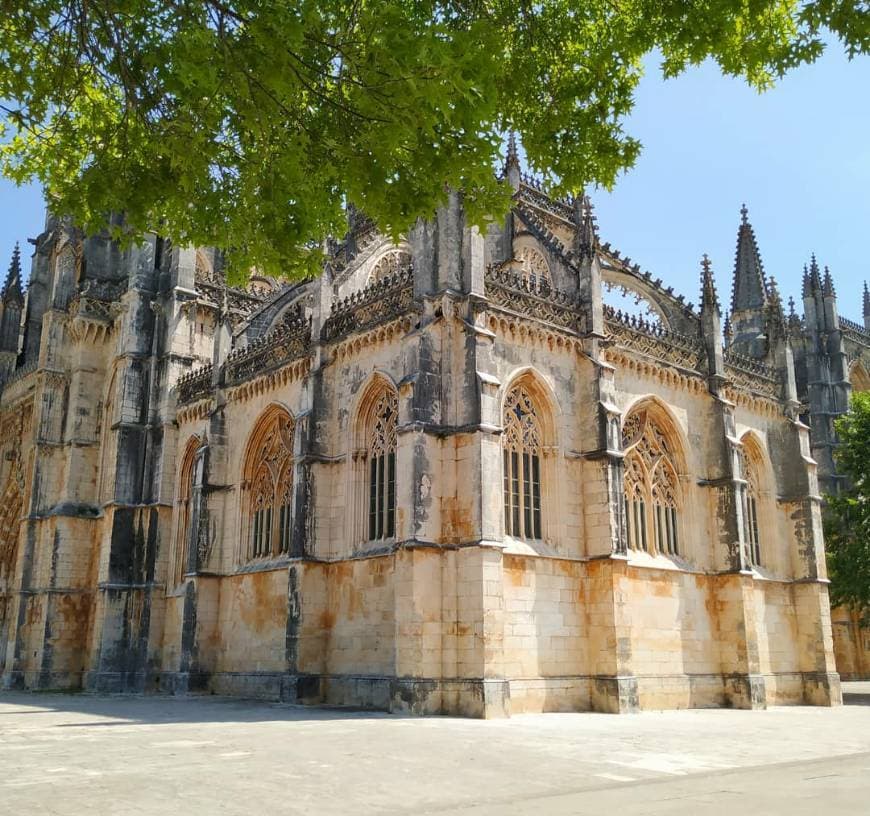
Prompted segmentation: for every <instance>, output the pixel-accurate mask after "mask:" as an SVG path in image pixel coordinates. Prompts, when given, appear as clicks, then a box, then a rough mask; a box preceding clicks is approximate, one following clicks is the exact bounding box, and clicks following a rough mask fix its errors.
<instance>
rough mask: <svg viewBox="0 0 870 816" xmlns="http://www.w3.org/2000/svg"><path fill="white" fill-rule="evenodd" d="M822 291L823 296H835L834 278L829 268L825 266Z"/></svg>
mask: <svg viewBox="0 0 870 816" xmlns="http://www.w3.org/2000/svg"><path fill="white" fill-rule="evenodd" d="M822 293H823V294H824V295H825V297H836V296H837V292H836V290H835V289H834V278H833V277H832V276H831V270H830V269H828V267H827V266H826V267H825V280H824V283H823V284H822Z"/></svg>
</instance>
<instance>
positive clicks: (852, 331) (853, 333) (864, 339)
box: [840, 317, 870, 348]
mask: <svg viewBox="0 0 870 816" xmlns="http://www.w3.org/2000/svg"><path fill="white" fill-rule="evenodd" d="M840 331H841V332H843V334H844V335H845V336H846V337H848V338H849V339H850V340H851V341H852V342H853V343H857V344H858V345H859V346H864V347H866V348H870V332H868V331H867V330H866V329H865V328H864V327H863V326H862V325H861V324H860V323H855V322H854V321H853V320H847V319H846V318H845V317H840Z"/></svg>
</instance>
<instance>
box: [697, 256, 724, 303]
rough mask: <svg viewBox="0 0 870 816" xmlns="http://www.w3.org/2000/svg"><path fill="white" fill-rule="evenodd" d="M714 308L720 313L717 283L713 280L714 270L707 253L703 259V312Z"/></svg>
mask: <svg viewBox="0 0 870 816" xmlns="http://www.w3.org/2000/svg"><path fill="white" fill-rule="evenodd" d="M711 308H714V309H716V311H717V312H718V311H720V308H719V296H718V294H717V293H716V281H715V280H714V279H713V270H712V267H711V264H710V258H709V257H708V256H707V253H706V252H705V253H704V257H703V258H701V311H702V312H703V311H706V310H707V309H711Z"/></svg>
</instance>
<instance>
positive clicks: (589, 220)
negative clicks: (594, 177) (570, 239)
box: [579, 194, 598, 260]
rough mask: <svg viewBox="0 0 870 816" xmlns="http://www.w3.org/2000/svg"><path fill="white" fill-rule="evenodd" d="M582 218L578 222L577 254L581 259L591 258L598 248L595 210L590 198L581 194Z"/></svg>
mask: <svg viewBox="0 0 870 816" xmlns="http://www.w3.org/2000/svg"><path fill="white" fill-rule="evenodd" d="M582 201H583V204H582V206H583V219H582V221H581V223H580V246H579V255H580V257H581V258H583V259H588V260H591V259H592V257H593V256H594V255H595V250H596V249H597V248H598V228H597V227H596V226H595V210H594V208H593V206H592V200H591V199H590V198H589V196H587V195H585V194H584V195H583V199H582Z"/></svg>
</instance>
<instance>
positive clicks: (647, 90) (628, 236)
mask: <svg viewBox="0 0 870 816" xmlns="http://www.w3.org/2000/svg"><path fill="white" fill-rule="evenodd" d="M868 89H870V58H868V57H863V58H859V59H856V60H853V61H852V62H849V61H848V60H846V58H845V57H843V56H842V55H841V54H840V51H839V49H838V48H837V46H836V45H834V46H832V47H831V48H829V50H828V53H826V55H825V56H824V57H823V58H822V59H821V60H820V61H819V62H817V63H816V64H815V65H811V66H806V67H804V68H801V69H799V70H797V71H795V72H793V73H792V74H790V75H789V76H787V77H786V78H785V79H784V80H782V81H781V82H780V83H779V84H778V85H777V87H776V88H774V89H773V90H772V91H769V92H767V93H765V94H758V93H756V92H755V91H753V90H751V89H750V88H749V87H747V86H746V84H745V83H743V82H741V81H739V80H734V79H727V78H725V77H722V76H721V75H720V74H719V71H718V70H717V68H716V67H715V66H714V65H712V64H706V65H704V66H702V67H701V68H699V69H693V70H691V71H689V72H688V73H686V74H684V75H683V76H681V77H679V78H677V79H675V80H670V81H668V82H665V81H663V80H662V79H661V78H660V75H659V73H658V71H657V70H656V67H655V65H654V64H652V63H651V65H650V70H649V72H648V75H647V76H646V78H645V79H644V80H643V82H642V83H641V86H640V88H639V90H638V94H637V107H636V110H635V112H634V114H633V116H632V118H631V119H630V121H629V123H628V130H629V132H630V133H632V134H633V135H635V136H637V137H638V138H640V139H641V141H642V142H643V144H644V150H643V153H642V155H641V157H640V159H639V161H638V163H637V165H636V166H635V167H634V168H633V169H632V170H631V171H630V172H629V173H628V174H627V175H625V176H624V177H623V178H622V179H621V180H620V181H619V183H618V185H617V187H616V189H615V190H614V191H613V192H612V193H606V192H604V191H597V192H594V191H593V200H594V202H595V205H596V209H597V213H598V222H599V228H600V233H601V237H602V239H603V240H605V241H610V242H611V243H612V244H613V245H614V246H616V247H618V248H619V249H620V251H621V252H622V253H623V254H624V255H630V256H631V258H632V260H633V261H634V262H637V263H639V264H640V265H641V267H642V268H644V269H649V270H650V271H651V272H653V273H654V275H655V276H656V277H661V278H662V279H663V280H665V281H666V282H667V283H668V285H672V286H674V288H675V290H676V291H678V292H682V293H683V294H685V295H686V298H687V299H688V300H691V301H694V302H697V300H698V273H699V261H700V258H701V255H702V253H704V252H707V253H708V254H709V255H710V257H711V259H712V260H713V268H714V270H715V271H716V276H717V282H718V285H719V294H720V299H721V301H722V305H723V307H725V306H726V304H727V302H728V301H729V299H730V291H731V270H732V268H733V262H734V249H735V244H736V236H737V225H738V222H739V210H740V206H741V204H742V203H744V202H745V203H746V205H747V206H748V207H749V218H750V221H751V222H752V224H753V226H754V227H755V232H756V236H757V238H758V242H759V247H760V249H761V255H762V259H763V261H764V265H765V269H766V271H767V273H768V274H770V275H773V276H774V277H776V279H777V281H778V282H779V284H780V289H781V291H782V292H783V294H784V296H786V297H787V296H788V295H789V294H792V295H794V296H795V297H796V298H797V297H799V295H800V273H801V268H802V266H803V264H804V263H806V262H807V261H808V259H809V256H810V253H811V252H815V253H816V256H817V257H818V259H819V262H820V263H821V264H823V265H824V264H827V265H828V266H830V268H831V271H832V273H833V275H834V280H835V283H836V286H837V291H838V294H839V296H840V311H841V312H842V313H843V314H845V315H847V316H849V317H851V318H853V319H857V320H860V318H861V314H860V312H861V303H860V291H861V286H862V283H863V281H864V279H865V278H867V279H870V258H868V255H870V251H868V249H870V248H868V242H867V233H868V227H870V138H868V136H870V91H868ZM0 212H2V218H0V270H2V272H3V273H5V270H6V267H7V265H8V258H9V256H10V254H11V252H12V247H13V245H14V243H15V241H16V239H18V240H21V242H22V244H23V243H24V242H25V239H26V238H28V237H33V236H35V235H37V234H38V233H39V231H40V229H41V226H42V220H43V214H42V198H41V195H40V193H39V191H38V190H36V189H35V188H32V187H31V188H15V187H14V186H13V185H11V184H10V183H9V182H6V181H2V180H0ZM25 254H26V255H27V256H28V257H29V254H30V253H29V250H25ZM26 266H27V271H29V260H28V261H27V262H26Z"/></svg>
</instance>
